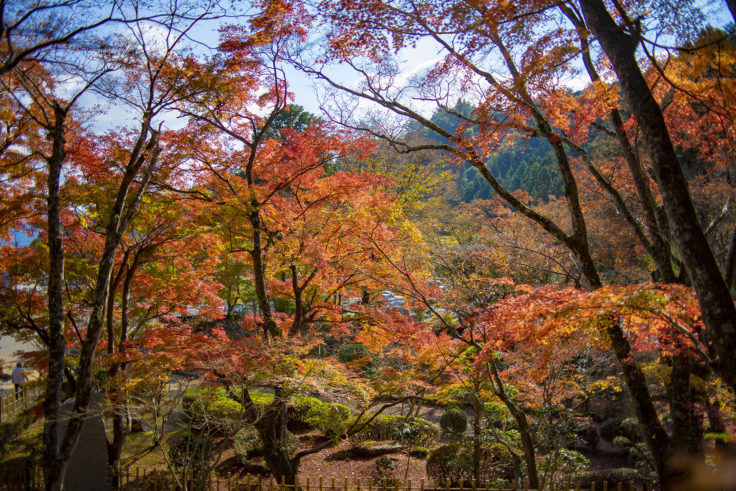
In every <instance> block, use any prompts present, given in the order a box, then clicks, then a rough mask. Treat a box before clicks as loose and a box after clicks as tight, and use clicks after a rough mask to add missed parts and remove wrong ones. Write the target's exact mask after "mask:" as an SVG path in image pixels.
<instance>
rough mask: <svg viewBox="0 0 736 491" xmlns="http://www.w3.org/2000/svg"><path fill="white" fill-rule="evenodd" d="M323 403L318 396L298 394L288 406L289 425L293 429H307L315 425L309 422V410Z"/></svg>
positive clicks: (287, 417)
mask: <svg viewBox="0 0 736 491" xmlns="http://www.w3.org/2000/svg"><path fill="white" fill-rule="evenodd" d="M322 404H323V402H322V401H320V400H319V399H317V398H316V397H303V396H297V397H294V398H292V399H291V401H289V404H288V405H287V407H286V419H287V425H288V427H289V429H290V430H291V431H298V430H306V429H310V428H313V427H314V426H313V425H312V424H311V423H310V422H309V417H308V416H307V414H309V411H310V410H311V409H312V408H315V407H319V406H321V405H322Z"/></svg>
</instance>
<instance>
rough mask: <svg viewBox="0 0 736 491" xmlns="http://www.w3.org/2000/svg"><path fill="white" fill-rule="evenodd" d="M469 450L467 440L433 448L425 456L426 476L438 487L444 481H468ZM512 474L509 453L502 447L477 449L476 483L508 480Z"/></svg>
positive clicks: (458, 482)
mask: <svg viewBox="0 0 736 491" xmlns="http://www.w3.org/2000/svg"><path fill="white" fill-rule="evenodd" d="M473 453H474V449H473V444H472V443H471V442H456V443H451V444H449V445H443V446H441V447H439V448H437V449H436V450H435V451H434V452H432V454H431V455H430V456H429V458H428V459H427V477H429V478H430V479H432V480H434V481H435V483H437V485H438V486H443V485H444V484H445V483H446V482H447V481H448V480H449V481H450V483H451V485H452V486H457V485H459V484H460V483H466V482H468V481H472V480H473V479H474V475H473V468H474V465H473ZM513 473H514V470H513V460H512V457H511V452H509V451H508V449H507V448H506V447H504V446H503V445H501V444H498V443H496V444H492V445H488V446H484V447H482V448H481V452H480V476H479V478H480V479H479V481H480V482H493V481H497V480H499V479H503V480H509V479H511V478H512V477H513Z"/></svg>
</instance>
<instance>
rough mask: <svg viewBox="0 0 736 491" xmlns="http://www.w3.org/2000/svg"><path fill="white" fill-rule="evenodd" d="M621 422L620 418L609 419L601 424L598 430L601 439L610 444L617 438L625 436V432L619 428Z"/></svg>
mask: <svg viewBox="0 0 736 491" xmlns="http://www.w3.org/2000/svg"><path fill="white" fill-rule="evenodd" d="M621 423H623V420H622V419H621V418H610V419H607V420H605V421H604V422H603V423H601V425H600V427H599V428H598V433H600V435H601V438H603V439H604V440H608V441H609V442H612V441H613V439H614V438H616V437H617V436H626V431H625V430H624V428H623V427H622V426H621Z"/></svg>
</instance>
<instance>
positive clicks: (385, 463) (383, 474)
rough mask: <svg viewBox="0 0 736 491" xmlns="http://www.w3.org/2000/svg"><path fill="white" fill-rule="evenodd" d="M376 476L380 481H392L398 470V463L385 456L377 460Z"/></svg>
mask: <svg viewBox="0 0 736 491" xmlns="http://www.w3.org/2000/svg"><path fill="white" fill-rule="evenodd" d="M374 465H375V476H376V478H377V479H379V480H383V479H390V478H392V477H393V475H394V471H395V470H396V462H395V461H394V459H392V458H391V457H387V456H385V455H384V456H383V457H379V458H378V459H376V463H375V464H374Z"/></svg>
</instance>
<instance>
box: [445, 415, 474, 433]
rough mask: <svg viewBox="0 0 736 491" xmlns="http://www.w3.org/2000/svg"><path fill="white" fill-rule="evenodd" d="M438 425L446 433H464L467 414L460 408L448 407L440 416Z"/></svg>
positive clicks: (466, 426)
mask: <svg viewBox="0 0 736 491" xmlns="http://www.w3.org/2000/svg"><path fill="white" fill-rule="evenodd" d="M440 427H441V428H442V430H443V431H445V432H447V433H454V434H461V433H465V430H466V429H467V428H468V415H467V414H466V413H465V411H463V410H462V409H448V410H447V411H445V412H444V413H443V414H442V416H440Z"/></svg>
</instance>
